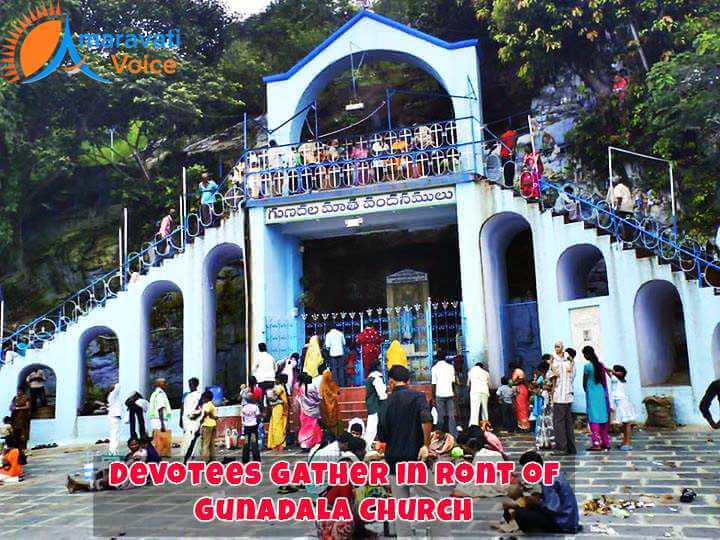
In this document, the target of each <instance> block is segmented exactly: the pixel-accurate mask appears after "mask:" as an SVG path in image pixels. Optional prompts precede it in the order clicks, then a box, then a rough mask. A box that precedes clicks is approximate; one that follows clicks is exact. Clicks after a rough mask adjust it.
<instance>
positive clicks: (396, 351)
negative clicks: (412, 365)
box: [385, 339, 408, 371]
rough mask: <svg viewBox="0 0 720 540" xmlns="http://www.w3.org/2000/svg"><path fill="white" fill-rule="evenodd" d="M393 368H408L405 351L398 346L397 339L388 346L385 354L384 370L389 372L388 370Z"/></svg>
mask: <svg viewBox="0 0 720 540" xmlns="http://www.w3.org/2000/svg"><path fill="white" fill-rule="evenodd" d="M393 366H403V367H408V359H407V355H406V354H405V349H403V348H402V345H400V342H399V341H398V340H397V339H396V340H394V341H393V342H392V343H391V344H390V347H388V350H387V353H385V369H386V370H388V371H390V368H391V367H393Z"/></svg>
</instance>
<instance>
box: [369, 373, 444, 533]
mask: <svg viewBox="0 0 720 540" xmlns="http://www.w3.org/2000/svg"><path fill="white" fill-rule="evenodd" d="M388 378H389V383H390V396H389V397H388V399H387V404H386V407H385V409H384V410H383V412H382V415H381V418H380V426H379V430H378V439H379V440H380V441H382V442H384V443H385V461H387V463H388V465H389V466H390V487H391V490H392V495H393V497H395V498H408V497H410V496H411V494H412V496H417V497H432V498H439V497H441V496H442V495H443V494H442V493H441V491H444V489H443V490H441V488H440V487H439V486H437V485H435V483H434V482H430V483H428V484H427V485H414V486H408V485H399V484H398V483H397V479H396V476H395V472H396V466H397V464H398V463H400V462H403V461H418V460H421V459H425V458H426V457H427V456H428V455H429V449H428V446H429V445H430V436H431V432H432V416H431V415H430V407H429V405H428V402H427V399H425V394H423V393H422V392H417V391H415V390H411V389H410V388H409V387H408V383H409V381H410V370H408V369H407V368H406V367H403V366H393V367H392V369H390V371H389V372H388ZM446 489H447V491H448V493H447V495H449V494H450V491H451V490H452V486H446ZM427 526H429V528H430V535H429V536H430V537H432V538H436V537H444V536H447V534H444V533H445V530H444V527H443V524H442V523H441V522H438V521H432V522H428V524H427ZM395 528H396V533H397V537H398V538H412V537H413V531H412V529H411V524H410V522H406V521H402V520H398V521H396V522H395Z"/></svg>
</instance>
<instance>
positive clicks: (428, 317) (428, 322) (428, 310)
mask: <svg viewBox="0 0 720 540" xmlns="http://www.w3.org/2000/svg"><path fill="white" fill-rule="evenodd" d="M425 339H426V341H427V345H426V346H427V354H428V370H431V369H432V365H433V353H434V350H433V335H432V299H431V298H430V297H429V296H428V299H427V301H426V303H425Z"/></svg>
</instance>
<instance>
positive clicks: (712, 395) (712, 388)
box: [699, 379, 720, 429]
mask: <svg viewBox="0 0 720 540" xmlns="http://www.w3.org/2000/svg"><path fill="white" fill-rule="evenodd" d="M715 399H717V400H718V403H720V379H717V380H715V381H713V382H711V383H710V384H709V385H708V387H707V389H706V390H705V395H704V396H703V398H702V399H701V400H700V407H699V408H700V414H702V415H703V418H705V420H707V423H708V424H710V427H711V428H713V429H720V419H718V421H717V422H716V421H715V419H714V418H713V416H712V413H711V412H710V406H711V405H712V402H713V400H715Z"/></svg>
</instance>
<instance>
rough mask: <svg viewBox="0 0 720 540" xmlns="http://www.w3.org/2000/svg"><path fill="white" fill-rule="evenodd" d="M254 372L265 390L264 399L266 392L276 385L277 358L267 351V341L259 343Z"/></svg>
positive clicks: (259, 384)
mask: <svg viewBox="0 0 720 540" xmlns="http://www.w3.org/2000/svg"><path fill="white" fill-rule="evenodd" d="M252 374H253V376H254V377H255V379H256V380H257V382H258V386H259V387H260V388H261V389H262V391H263V400H264V399H265V394H266V393H267V392H268V391H269V390H272V389H273V387H274V386H275V359H274V358H273V356H272V355H271V354H270V353H269V352H267V345H266V344H265V343H258V353H257V355H255V361H254V362H253V368H252ZM258 405H261V404H258Z"/></svg>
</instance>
